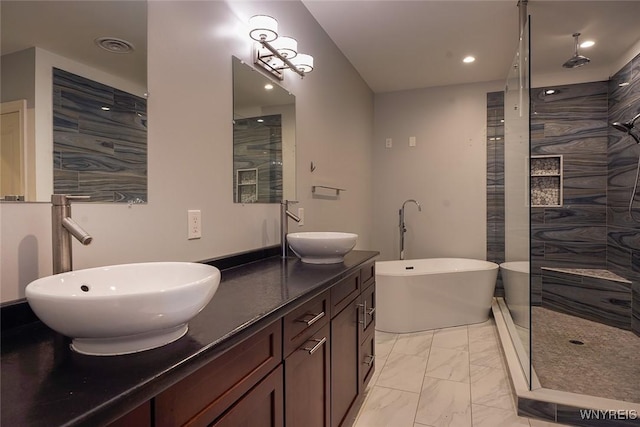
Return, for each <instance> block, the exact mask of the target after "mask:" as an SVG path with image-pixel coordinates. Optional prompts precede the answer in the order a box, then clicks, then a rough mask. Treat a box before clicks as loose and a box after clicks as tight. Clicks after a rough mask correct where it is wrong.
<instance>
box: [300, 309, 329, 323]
mask: <svg viewBox="0 0 640 427" xmlns="http://www.w3.org/2000/svg"><path fill="white" fill-rule="evenodd" d="M309 315H311V316H313V318H311V319H309V320H304V319H298V320H297V322H301V323H306V324H307V326H311V325H313V324H314V323H316V322H317V321H318V320H320V319H322V318H323V317H324V311H321V312H320V313H318V314H312V313H309Z"/></svg>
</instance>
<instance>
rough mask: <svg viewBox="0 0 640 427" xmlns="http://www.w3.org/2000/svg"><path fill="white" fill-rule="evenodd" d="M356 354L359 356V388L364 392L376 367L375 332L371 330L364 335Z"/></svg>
mask: <svg viewBox="0 0 640 427" xmlns="http://www.w3.org/2000/svg"><path fill="white" fill-rule="evenodd" d="M358 356H359V358H360V369H359V371H360V390H361V391H362V392H364V390H365V388H366V387H367V384H368V383H369V381H370V380H371V377H372V376H373V373H374V371H375V369H376V365H375V358H376V334H375V333H373V331H371V333H369V334H366V335H365V339H364V340H363V341H362V344H360V352H359V354H358Z"/></svg>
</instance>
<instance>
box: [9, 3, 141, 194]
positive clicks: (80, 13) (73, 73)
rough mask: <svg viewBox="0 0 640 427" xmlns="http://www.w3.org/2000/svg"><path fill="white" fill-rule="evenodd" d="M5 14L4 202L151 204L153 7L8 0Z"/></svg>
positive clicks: (136, 4) (130, 4)
mask: <svg viewBox="0 0 640 427" xmlns="http://www.w3.org/2000/svg"><path fill="white" fill-rule="evenodd" d="M0 15H1V23H0V24H1V28H0V30H1V34H0V35H1V46H0V53H1V54H2V58H1V62H0V64H1V66H2V70H1V90H0V95H1V99H0V101H1V103H2V124H3V129H9V128H11V129H14V131H12V132H4V131H3V133H2V139H1V141H0V148H1V150H0V154H1V160H2V169H1V170H0V200H1V199H4V200H25V201H28V202H48V201H50V198H51V194H53V193H55V192H57V193H68V194H82V195H88V196H90V197H91V199H90V201H94V202H134V203H140V202H146V201H147V151H146V150H147V148H146V145H147V132H146V130H147V117H146V87H147V3H146V1H139V0H131V1H101V0H98V1H91V2H82V1H72V2H70V1H56V0H53V1H19V0H18V1H11V0H3V1H2V2H1V3H0ZM5 124H7V126H6V127H5V126H4V125H5Z"/></svg>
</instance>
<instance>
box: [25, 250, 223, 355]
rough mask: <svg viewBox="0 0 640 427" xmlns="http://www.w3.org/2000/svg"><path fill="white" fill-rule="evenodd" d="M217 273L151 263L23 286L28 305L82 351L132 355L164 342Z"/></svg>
mask: <svg viewBox="0 0 640 427" xmlns="http://www.w3.org/2000/svg"><path fill="white" fill-rule="evenodd" d="M219 283H220V271H219V270H218V269H217V268H215V267H212V266H209V265H206V264H198V263H190V262H150V263H140V264H122V265H113V266H107V267H97V268H89V269H86V270H77V271H70V272H68V273H61V274H55V275H53V276H48V277H43V278H41V279H38V280H35V281H33V282H31V283H30V284H29V285H28V286H27V288H26V296H27V301H28V302H29V305H30V306H31V308H32V309H33V311H34V312H35V314H36V315H37V316H38V317H39V318H40V320H42V321H43V322H44V323H45V324H46V325H47V326H49V327H50V328H51V329H53V330H55V331H57V332H59V333H61V334H63V335H66V336H68V337H70V338H72V343H71V347H72V348H73V349H74V350H75V351H77V352H79V353H83V354H90V355H117V354H127V353H135V352H138V351H143V350H148V349H152V348H155V347H160V346H162V345H165V344H169V343H170V342H173V341H175V340H177V339H178V338H180V337H181V336H183V335H184V334H186V333H187V329H188V325H187V322H188V321H189V320H191V319H192V318H193V317H194V316H195V315H196V314H198V313H199V312H200V311H201V310H202V309H203V308H204V307H205V306H206V305H207V304H208V303H209V301H210V300H211V298H212V297H213V294H214V293H215V292H216V290H217V289H218V284H219Z"/></svg>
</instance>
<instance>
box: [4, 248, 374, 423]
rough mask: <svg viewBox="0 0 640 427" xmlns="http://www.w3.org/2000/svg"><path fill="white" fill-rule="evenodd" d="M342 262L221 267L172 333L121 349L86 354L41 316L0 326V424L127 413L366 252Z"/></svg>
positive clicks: (93, 419) (369, 256)
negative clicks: (149, 344) (213, 286)
mask: <svg viewBox="0 0 640 427" xmlns="http://www.w3.org/2000/svg"><path fill="white" fill-rule="evenodd" d="M376 255H378V253H377V252H370V251H352V252H350V253H349V254H348V255H347V256H346V257H345V260H344V262H343V263H341V264H329V265H312V264H303V263H302V262H301V261H300V260H299V259H298V258H287V259H285V260H283V259H281V258H279V257H271V258H266V259H263V260H260V261H256V262H253V263H250V264H246V265H242V266H238V267H235V268H231V269H228V270H223V271H222V280H221V282H220V286H219V288H218V291H217V292H216V294H215V295H214V297H213V299H212V300H211V302H210V303H209V304H208V305H207V306H206V307H205V308H204V309H203V310H202V312H200V313H199V314H198V315H197V316H196V317H195V318H194V319H192V320H191V321H190V322H189V332H188V333H187V334H186V335H185V336H184V337H182V338H180V339H179V340H177V341H175V342H173V343H171V344H168V345H165V346H163V347H159V348H156V349H153V350H147V351H143V352H140V353H134V354H129V355H122V356H85V355H82V354H78V353H75V352H73V351H71V350H70V348H69V340H68V338H65V337H62V336H60V335H58V334H56V333H55V332H53V331H52V330H51V329H49V328H48V327H47V326H45V325H44V324H42V323H40V322H34V323H30V324H27V325H24V326H20V327H16V328H13V329H10V330H8V331H6V330H5V331H3V333H2V347H1V359H0V362H1V363H0V369H1V370H0V375H1V377H0V381H1V383H0V392H1V394H0V405H1V406H0V411H1V417H0V424H2V425H3V426H21V427H22V426H47V427H51V426H85V425H86V426H92V427H95V426H99V425H103V424H106V423H108V422H110V421H111V420H113V419H116V418H118V417H119V416H121V415H124V414H126V413H127V412H129V411H130V410H131V409H134V408H135V407H137V406H138V405H140V404H141V403H143V402H145V401H147V400H149V399H150V398H152V397H153V396H155V395H157V394H159V393H160V392H161V391H163V390H165V389H166V388H168V387H169V386H171V385H172V384H174V383H176V382H178V381H179V380H181V379H182V378H184V377H185V376H187V375H188V374H190V373H192V372H194V371H195V370H197V369H198V368H200V367H202V366H203V365H204V364H206V363H207V362H209V361H211V360H212V359H213V358H215V357H217V356H218V355H219V354H221V353H222V352H224V351H225V350H227V349H228V348H230V347H231V346H233V345H235V344H236V343H238V342H240V341H241V340H243V339H245V338H247V337H249V336H250V335H252V334H253V333H255V332H257V331H258V330H259V329H261V328H262V327H264V326H267V325H268V324H269V323H271V322H272V321H273V320H275V319H277V318H279V317H281V316H282V315H284V314H285V313H287V312H288V311H290V310H291V309H293V308H294V307H295V306H297V305H299V304H300V303H302V302H304V301H306V300H307V299H310V298H311V297H313V296H315V295H317V294H318V293H320V292H321V291H323V290H325V289H327V288H329V287H330V286H331V285H333V284H334V283H336V282H337V281H338V280H340V279H342V278H343V277H346V276H347V275H348V274H350V273H351V272H353V271H354V270H355V269H356V268H357V267H358V266H359V265H360V264H362V263H365V262H367V261H370V260H373V258H375V256H376Z"/></svg>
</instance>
